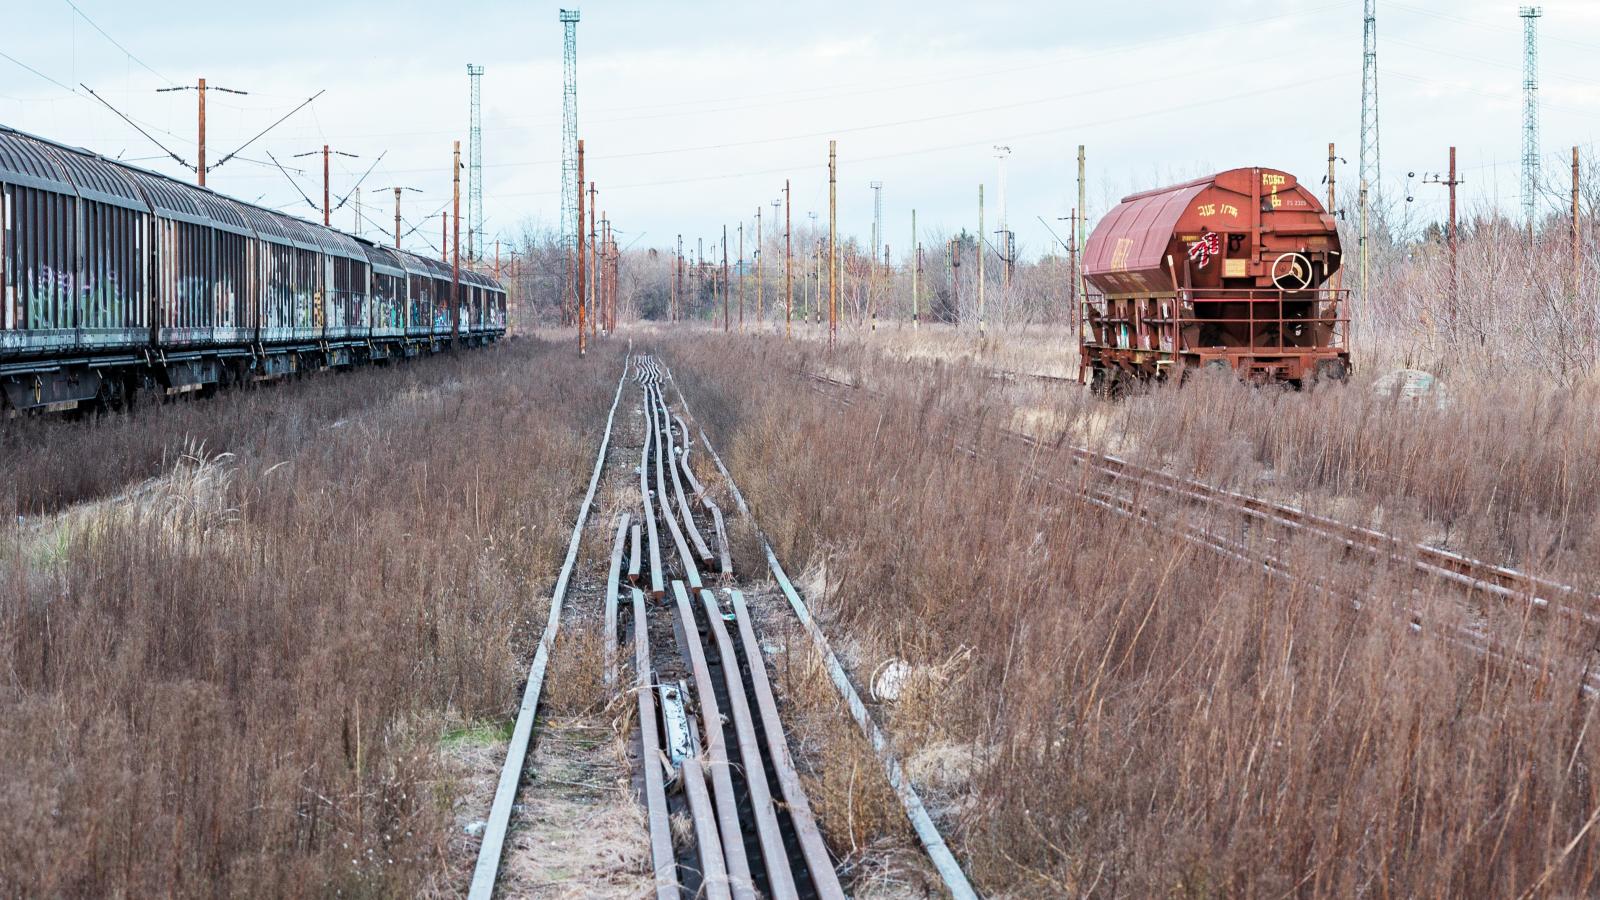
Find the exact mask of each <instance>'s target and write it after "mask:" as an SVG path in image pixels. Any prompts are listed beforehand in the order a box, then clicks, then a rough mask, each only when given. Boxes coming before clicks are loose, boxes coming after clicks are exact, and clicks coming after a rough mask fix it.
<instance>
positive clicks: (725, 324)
mask: <svg viewBox="0 0 1600 900" xmlns="http://www.w3.org/2000/svg"><path fill="white" fill-rule="evenodd" d="M713 277H715V276H713ZM731 330H733V318H732V316H731V315H730V314H729V311H728V226H726V225H724V226H722V333H723V334H727V333H728V332H729V331H731Z"/></svg>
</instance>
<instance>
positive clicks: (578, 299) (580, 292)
mask: <svg viewBox="0 0 1600 900" xmlns="http://www.w3.org/2000/svg"><path fill="white" fill-rule="evenodd" d="M583 254H584V246H583V139H582V138H579V139H578V264H577V266H576V267H575V268H576V270H577V271H576V274H577V279H578V280H577V291H576V293H575V295H574V297H573V300H574V303H575V305H576V306H577V307H578V309H577V313H578V355H579V356H582V355H583V354H584V352H585V351H586V350H587V349H588V346H587V345H586V344H585V343H584V342H585V340H586V338H585V337H584V333H583V325H584V322H583V297H584V289H585V288H586V287H587V285H586V284H585V283H584V273H585V271H586V265H587V264H586V263H585V262H584V258H583Z"/></svg>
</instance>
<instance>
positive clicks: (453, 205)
mask: <svg viewBox="0 0 1600 900" xmlns="http://www.w3.org/2000/svg"><path fill="white" fill-rule="evenodd" d="M322 152H323V156H322V158H323V161H324V165H326V161H327V158H328V156H327V152H328V148H327V147H323V148H322ZM324 171H326V169H324ZM450 185H451V187H450V221H451V222H453V223H454V227H453V228H452V229H451V234H452V240H451V244H450V346H451V347H452V348H454V347H456V346H458V345H459V344H460V341H461V142H460V141H456V142H455V153H454V158H453V159H452V161H451V165H450ZM323 191H324V194H323V197H324V201H323V202H327V201H326V197H327V194H326V191H327V184H326V182H324V184H323ZM324 224H326V223H324Z"/></svg>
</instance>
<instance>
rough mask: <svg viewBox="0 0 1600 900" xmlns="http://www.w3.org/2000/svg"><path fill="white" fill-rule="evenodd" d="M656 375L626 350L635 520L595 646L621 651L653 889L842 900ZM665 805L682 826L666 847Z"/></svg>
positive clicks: (621, 530) (714, 512)
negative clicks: (637, 407)
mask: <svg viewBox="0 0 1600 900" xmlns="http://www.w3.org/2000/svg"><path fill="white" fill-rule="evenodd" d="M664 378H665V370H664V369H663V368H662V367H661V366H660V365H659V363H657V362H656V361H655V360H654V359H652V358H649V357H641V358H639V359H638V360H636V362H635V379H636V381H637V382H638V384H639V387H640V390H641V394H642V397H641V405H642V413H643V417H644V420H645V439H644V442H643V445H642V447H641V449H640V457H639V470H638V475H639V501H640V505H641V508H642V509H643V519H644V525H645V527H644V528H643V529H640V530H638V531H635V530H633V529H632V528H630V527H628V525H627V523H626V522H621V523H619V525H618V527H617V531H616V539H615V548H614V550H613V555H612V566H611V575H610V583H609V584H608V587H607V608H606V623H607V624H606V627H607V635H606V646H607V647H608V648H616V647H620V646H622V645H623V644H627V645H631V646H632V648H633V660H634V665H633V670H634V671H633V679H632V686H631V691H632V693H633V694H634V696H635V700H636V703H637V705H638V715H639V723H640V729H639V732H640V734H639V737H640V748H641V752H640V761H641V766H642V768H643V772H642V781H643V793H644V799H645V806H646V808H647V810H648V816H647V819H648V821H649V824H650V843H651V857H652V863H653V866H654V870H655V888H656V896H657V897H658V898H660V900H667V898H675V897H680V896H681V897H698V896H705V897H708V898H723V897H728V898H754V897H757V896H762V897H773V898H800V897H806V898H811V897H816V898H842V897H843V896H844V892H843V889H842V888H841V887H840V884H839V879H838V875H837V873H836V871H835V869H834V865H833V861H832V860H831V858H830V857H829V856H828V852H827V848H826V846H825V845H824V844H823V841H822V834H821V831H820V830H819V829H818V828H817V824H816V820H815V817H814V816H813V815H812V812H811V807H810V804H809V801H808V800H807V797H806V794H805V791H804V789H803V788H802V786H801V782H800V776H799V774H798V772H797V771H796V770H795V767H794V763H793V761H792V760H791V758H790V755H789V748H788V743H787V739H786V738H785V737H784V731H783V725H782V722H781V721H780V720H779V717H778V707H777V701H776V699H775V698H774V696H773V692H772V686H771V683H770V682H769V680H768V677H767V672H766V665H765V662H764V659H763V657H762V654H761V648H760V645H759V643H758V641H757V639H756V635H755V630H754V625H753V623H752V621H751V618H750V611H749V608H748V606H747V605H746V603H745V598H744V595H743V593H742V592H741V591H740V590H738V589H736V588H734V587H731V586H730V585H732V584H733V583H734V582H733V577H734V572H733V565H732V559H731V553H730V550H729V547H728V537H727V529H726V527H725V522H724V519H723V515H722V511H721V509H720V508H718V506H717V505H716V504H715V502H713V501H712V499H711V498H710V497H709V496H708V494H707V493H706V491H705V490H704V488H703V486H702V485H701V484H700V483H699V481H698V480H697V479H696V478H695V476H694V473H693V470H692V468H690V466H689V464H688V459H689V457H690V454H691V452H692V451H693V442H692V440H691V438H690V436H689V434H688V429H687V426H686V425H685V423H684V421H683V419H682V418H681V417H678V416H675V415H674V414H673V412H672V410H671V407H670V405H669V404H668V403H667V401H666V398H665V396H664V395H663V393H662V382H663V380H664ZM635 535H637V539H635ZM708 535H709V537H708ZM624 559H626V560H627V565H626V566H624V565H623V561H624ZM624 580H627V582H628V586H627V592H628V595H629V598H630V602H629V603H628V604H626V605H625V606H624V605H622V604H621V603H620V597H621V594H622V590H623V582H624ZM708 582H711V584H708ZM717 585H722V586H723V587H721V588H720V589H718V587H717ZM674 816H679V817H687V819H688V820H689V821H690V822H691V823H692V825H693V828H692V838H691V840H689V841H686V842H681V845H680V846H675V845H674V842H673V839H672V833H671V824H670V823H671V821H672V819H673V817H674Z"/></svg>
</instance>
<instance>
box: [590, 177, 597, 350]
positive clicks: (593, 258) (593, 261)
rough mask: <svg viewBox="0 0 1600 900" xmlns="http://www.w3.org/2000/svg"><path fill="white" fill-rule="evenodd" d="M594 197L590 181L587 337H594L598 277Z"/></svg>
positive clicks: (592, 183) (592, 185)
mask: <svg viewBox="0 0 1600 900" xmlns="http://www.w3.org/2000/svg"><path fill="white" fill-rule="evenodd" d="M594 195H595V190H594V182H593V181H591V182H589V284H588V287H589V336H590V337H594V333H595V327H596V322H595V313H594V296H595V282H596V281H597V280H598V276H597V275H596V269H598V268H599V259H598V256H599V251H600V245H599V244H598V243H596V242H595V238H596V236H597V235H596V234H595V227H594V214H595V196H594Z"/></svg>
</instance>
